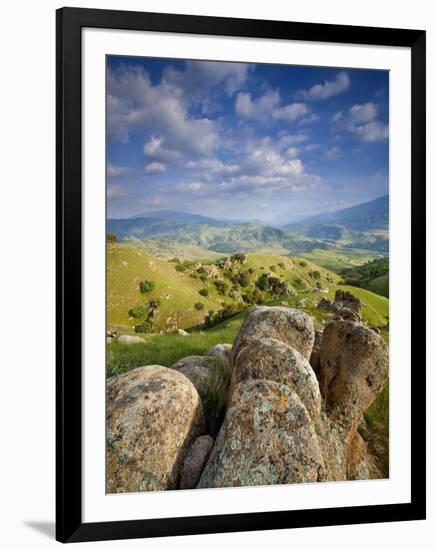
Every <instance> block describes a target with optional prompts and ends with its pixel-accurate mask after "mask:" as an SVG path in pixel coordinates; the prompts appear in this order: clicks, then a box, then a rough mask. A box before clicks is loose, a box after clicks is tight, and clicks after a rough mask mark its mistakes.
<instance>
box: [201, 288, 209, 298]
mask: <svg viewBox="0 0 437 550" xmlns="http://www.w3.org/2000/svg"><path fill="white" fill-rule="evenodd" d="M199 294H200V295H201V296H204V297H205V298H207V297H208V296H209V291H208V289H207V288H201V289H200V290H199Z"/></svg>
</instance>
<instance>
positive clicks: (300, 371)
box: [229, 336, 320, 420]
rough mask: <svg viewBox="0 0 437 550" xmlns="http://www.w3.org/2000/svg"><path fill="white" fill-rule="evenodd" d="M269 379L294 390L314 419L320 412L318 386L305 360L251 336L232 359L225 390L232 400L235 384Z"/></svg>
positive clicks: (272, 341) (278, 344)
mask: <svg viewBox="0 0 437 550" xmlns="http://www.w3.org/2000/svg"><path fill="white" fill-rule="evenodd" d="M251 379H257V380H270V381H272V382H278V383H280V384H285V385H286V386H288V387H289V388H291V389H292V390H294V391H295V392H296V393H297V395H298V396H299V397H300V399H301V401H302V403H303V404H304V406H305V407H306V409H307V411H308V413H309V415H310V417H311V418H312V419H313V420H314V419H316V418H317V417H318V415H319V413H320V391H319V383H318V382H317V378H316V376H315V374H314V371H313V370H312V368H311V365H310V364H309V363H308V361H307V360H306V359H305V358H304V357H303V356H302V355H301V354H300V353H299V352H298V351H296V350H295V349H293V348H292V347H290V346H288V345H287V344H284V342H281V341H280V340H276V339H275V338H265V337H256V336H252V338H251V339H250V340H249V342H248V345H247V346H244V347H242V348H241V349H240V351H239V352H238V354H237V356H236V357H235V360H234V368H233V370H232V375H231V383H230V388H229V395H230V399H232V398H233V394H234V390H235V387H236V386H237V384H239V383H240V382H245V381H246V380H251Z"/></svg>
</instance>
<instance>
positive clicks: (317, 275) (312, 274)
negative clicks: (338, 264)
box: [309, 271, 320, 280]
mask: <svg viewBox="0 0 437 550" xmlns="http://www.w3.org/2000/svg"><path fill="white" fill-rule="evenodd" d="M309 275H310V277H312V278H313V279H316V280H318V279H320V271H310V273H309Z"/></svg>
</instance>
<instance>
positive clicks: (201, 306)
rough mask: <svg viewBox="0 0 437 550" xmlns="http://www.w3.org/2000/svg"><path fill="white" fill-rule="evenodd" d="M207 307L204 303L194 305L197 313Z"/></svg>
mask: <svg viewBox="0 0 437 550" xmlns="http://www.w3.org/2000/svg"><path fill="white" fill-rule="evenodd" d="M204 307H205V306H204V305H203V304H202V302H196V303H195V304H194V309H197V311H201V310H202V309H203V308H204Z"/></svg>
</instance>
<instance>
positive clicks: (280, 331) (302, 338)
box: [231, 306, 314, 366]
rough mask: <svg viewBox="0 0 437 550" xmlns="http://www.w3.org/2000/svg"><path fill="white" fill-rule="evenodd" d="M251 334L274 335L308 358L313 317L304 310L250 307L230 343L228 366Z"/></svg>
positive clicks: (311, 338)
mask: <svg viewBox="0 0 437 550" xmlns="http://www.w3.org/2000/svg"><path fill="white" fill-rule="evenodd" d="M253 336H256V337H257V338H259V337H262V336H265V337H267V338H276V339H277V340H280V341H281V342H284V343H285V344H288V345H289V346H290V347H292V348H294V349H295V350H297V351H298V352H299V353H300V354H301V355H303V356H304V357H305V359H309V358H310V355H311V350H312V348H313V343H314V326H313V321H312V319H311V317H309V316H308V315H307V314H306V313H304V312H302V311H298V310H296V309H292V308H289V307H267V306H260V307H256V308H254V309H252V310H251V311H250V313H249V314H248V315H247V317H246V319H245V321H244V323H243V325H242V327H241V329H240V332H239V333H238V335H237V337H236V339H235V342H234V345H233V347H232V355H231V363H232V366H233V365H234V364H235V358H236V356H237V355H238V353H239V351H240V349H241V348H242V347H244V346H246V345H247V342H248V341H249V340H250V339H251V338H252V337H253Z"/></svg>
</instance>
